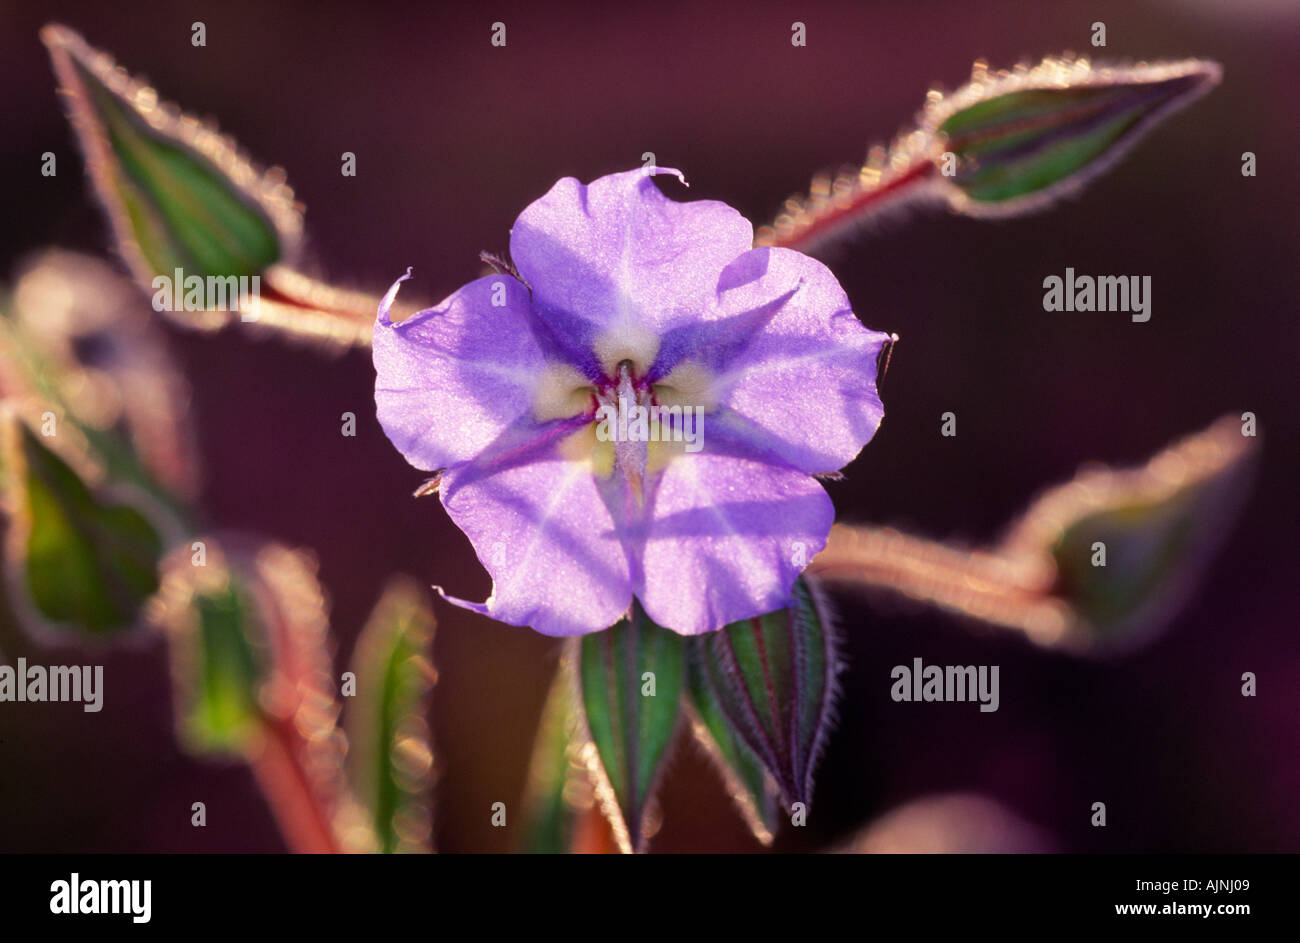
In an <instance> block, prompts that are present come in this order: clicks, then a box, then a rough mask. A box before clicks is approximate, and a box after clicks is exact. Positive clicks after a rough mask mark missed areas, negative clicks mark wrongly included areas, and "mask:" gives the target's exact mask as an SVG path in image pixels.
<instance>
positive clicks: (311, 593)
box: [151, 535, 375, 852]
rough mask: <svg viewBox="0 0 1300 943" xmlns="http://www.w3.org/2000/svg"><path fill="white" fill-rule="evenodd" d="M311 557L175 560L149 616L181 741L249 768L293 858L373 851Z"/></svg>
mask: <svg viewBox="0 0 1300 943" xmlns="http://www.w3.org/2000/svg"><path fill="white" fill-rule="evenodd" d="M315 571H316V568H315V563H314V561H312V559H311V558H310V557H309V556H308V555H306V554H303V553H301V552H298V551H293V550H289V549H287V548H285V547H281V546H278V545H275V544H264V543H261V542H259V541H256V540H254V539H252V538H247V537H240V536H238V535H235V536H227V537H223V538H222V539H221V541H220V542H218V541H217V540H216V539H214V538H212V537H204V538H202V539H200V540H198V541H195V542H194V543H193V544H192V545H191V546H190V547H184V548H180V549H179V550H177V551H175V552H173V553H172V554H170V555H169V556H168V558H167V559H166V561H164V564H163V572H164V580H163V586H162V588H161V590H160V591H159V593H158V595H157V596H156V597H155V601H154V603H153V606H152V612H151V616H152V618H153V620H154V621H155V622H156V623H158V624H160V625H162V626H163V627H164V628H165V630H166V631H167V634H168V641H169V647H170V649H171V656H172V674H173V688H174V691H175V699H176V717H177V725H178V733H179V735H180V737H181V740H182V742H183V743H184V744H185V745H186V746H187V747H189V748H190V749H191V750H193V751H195V752H198V753H218V754H235V755H238V756H239V757H240V758H242V759H243V760H245V761H246V762H247V763H248V764H249V765H250V766H251V767H252V769H253V772H254V774H255V776H256V777H257V779H258V782H259V784H260V785H261V786H262V790H263V793H264V794H265V795H266V797H267V799H268V800H269V802H270V803H271V808H272V811H273V812H274V814H275V817H276V820H277V821H278V822H279V824H280V828H281V831H282V832H283V833H284V835H285V838H286V840H287V842H288V844H289V846H290V848H291V849H293V850H295V851H300V852H336V851H366V850H373V849H374V846H375V837H374V832H373V830H372V829H371V828H370V824H369V821H368V820H367V817H366V815H365V812H364V810H363V809H362V808H361V806H360V804H359V803H358V802H357V801H356V799H355V797H354V796H353V794H352V792H351V790H350V788H349V785H348V783H347V780H346V777H345V774H344V769H343V758H344V754H345V753H346V739H345V737H344V735H343V732H342V730H341V729H340V728H339V725H338V719H339V703H338V698H337V696H336V694H335V688H334V679H333V669H332V664H333V662H332V653H331V651H330V642H329V636H328V631H327V629H328V620H327V614H326V606H325V600H324V596H323V594H322V592H321V589H320V586H319V584H318V582H317V580H316V572H315Z"/></svg>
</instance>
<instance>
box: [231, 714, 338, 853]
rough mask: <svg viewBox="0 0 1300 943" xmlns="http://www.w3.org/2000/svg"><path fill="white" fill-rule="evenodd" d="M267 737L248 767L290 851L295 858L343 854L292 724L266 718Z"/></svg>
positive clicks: (255, 749) (250, 755)
mask: <svg viewBox="0 0 1300 943" xmlns="http://www.w3.org/2000/svg"><path fill="white" fill-rule="evenodd" d="M264 731H265V733H264V735H263V736H262V738H261V741H260V742H259V744H258V745H257V746H255V747H254V748H253V749H252V751H250V753H249V756H248V764H249V766H250V767H252V770H253V775H254V776H256V777H257V783H258V785H259V786H260V787H261V790H262V794H263V795H264V796H265V797H266V800H267V803H268V804H269V805H270V806H271V812H272V813H273V814H274V815H275V820H276V823H277V824H278V825H279V826H280V831H281V833H282V834H283V835H284V839H285V842H286V843H287V844H288V845H289V850H290V851H292V852H294V853H296V854H315V855H321V854H341V853H342V848H341V847H340V846H339V842H338V839H337V837H336V836H335V834H334V828H333V826H332V825H331V823H330V816H329V815H328V814H327V813H326V811H325V810H324V809H323V808H322V807H321V804H320V800H319V798H318V797H317V795H316V790H315V789H314V788H313V787H312V780H311V777H310V776H309V775H308V773H307V771H306V770H305V769H304V768H303V766H302V761H301V754H300V751H299V749H298V746H299V740H300V738H299V737H298V734H297V732H296V731H295V730H294V729H293V725H292V723H291V722H290V721H289V720H287V719H286V720H276V719H274V718H267V719H266V721H265V725H264Z"/></svg>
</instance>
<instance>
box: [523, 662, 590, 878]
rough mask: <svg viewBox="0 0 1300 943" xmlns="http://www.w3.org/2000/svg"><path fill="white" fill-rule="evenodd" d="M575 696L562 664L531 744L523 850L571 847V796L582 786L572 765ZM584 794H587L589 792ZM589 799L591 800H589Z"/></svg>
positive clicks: (550, 850)
mask: <svg viewBox="0 0 1300 943" xmlns="http://www.w3.org/2000/svg"><path fill="white" fill-rule="evenodd" d="M577 723H578V714H577V697H576V695H575V694H574V690H573V668H572V666H571V665H567V664H566V665H561V666H560V669H559V670H558V671H557V672H556V673H555V679H554V680H553V681H552V682H551V690H550V692H549V693H548V694H547V696H546V704H545V706H544V707H543V708H542V718H541V721H540V722H539V723H538V725H537V736H536V738H535V739H534V740H533V755H532V759H531V760H530V761H529V764H528V783H527V785H526V786H525V789H524V822H525V825H524V836H525V837H524V844H523V850H524V851H527V852H530V853H532V854H564V853H566V852H567V851H569V849H570V848H571V846H572V842H573V833H574V824H575V819H576V813H577V811H578V810H577V809H576V808H575V805H574V802H573V801H572V799H573V795H574V793H575V792H576V791H577V790H578V789H580V788H582V786H583V779H584V777H583V774H582V772H581V770H580V769H579V768H578V766H577V756H576V753H577V750H576V748H575V747H576V744H577V738H576V733H577ZM587 792H588V793H590V788H589V787H588V789H587ZM588 798H590V797H589V796H588Z"/></svg>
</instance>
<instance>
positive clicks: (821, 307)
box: [657, 248, 890, 473]
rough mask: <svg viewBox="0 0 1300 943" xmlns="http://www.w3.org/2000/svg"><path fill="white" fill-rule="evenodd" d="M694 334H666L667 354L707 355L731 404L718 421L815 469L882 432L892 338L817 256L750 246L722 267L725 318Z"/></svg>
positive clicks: (834, 464) (721, 314)
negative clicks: (879, 379)
mask: <svg viewBox="0 0 1300 943" xmlns="http://www.w3.org/2000/svg"><path fill="white" fill-rule="evenodd" d="M688 332H690V333H693V334H694V336H693V337H691V338H682V339H677V338H670V339H668V340H667V342H666V344H665V348H666V352H667V348H670V347H671V348H676V349H678V350H682V351H690V350H694V351H703V352H704V353H703V355H701V356H700V360H701V361H702V362H703V363H705V364H706V366H707V367H708V368H709V369H710V370H711V371H712V372H713V374H714V375H713V379H712V381H711V384H710V386H711V392H712V395H713V396H714V398H715V399H716V401H717V402H718V403H719V404H720V405H721V406H722V407H723V408H722V409H721V410H720V412H719V414H718V416H717V418H716V420H715V428H716V427H717V425H718V424H721V425H724V426H726V427H727V428H729V429H730V430H732V431H733V432H736V433H739V434H743V435H744V437H745V438H746V439H747V440H748V441H750V442H751V443H753V444H754V445H756V446H759V447H761V448H763V449H765V450H767V451H769V452H771V453H773V454H775V455H777V456H780V458H781V459H783V460H784V461H785V462H788V463H789V464H791V465H793V466H795V467H796V468H801V469H803V470H804V471H806V472H810V473H825V472H832V471H835V470H836V469H839V468H841V467H842V466H844V465H846V464H848V463H849V462H850V461H852V460H853V458H854V457H855V456H856V455H857V454H858V452H859V451H860V450H861V449H862V447H863V446H864V445H865V444H866V443H867V442H868V441H870V439H871V437H872V436H873V435H875V432H876V429H877V428H878V427H879V425H880V420H881V418H882V416H883V415H884V408H883V406H882V405H881V402H880V396H879V394H878V393H877V391H876V360H877V358H878V356H879V354H880V351H881V349H882V348H883V346H884V344H885V343H886V342H887V341H888V340H889V339H890V337H889V335H887V334H881V333H877V332H875V331H870V330H868V329H867V328H865V327H863V325H862V323H861V322H860V321H859V320H858V319H857V316H856V315H854V313H853V310H852V308H851V306H850V304H849V300H848V297H847V296H846V295H845V294H844V289H843V288H841V287H840V284H839V282H838V281H836V279H835V276H834V275H833V274H832V273H831V271H830V269H828V268H826V266H825V265H823V264H822V263H820V262H818V261H817V260H816V259H812V258H810V257H808V256H806V255H803V254H802V253H799V252H795V251H793V250H790V249H771V248H761V249H753V250H751V251H749V252H746V253H745V254H743V255H741V256H740V257H739V258H737V259H736V260H735V261H734V262H732V264H731V265H729V266H727V269H726V271H725V272H723V274H722V278H721V281H720V282H719V284H718V298H717V317H716V318H715V319H711V320H708V321H705V322H703V323H701V324H698V325H696V326H695V328H694V329H693V330H690V329H688ZM688 356H689V355H688ZM657 369H661V368H657Z"/></svg>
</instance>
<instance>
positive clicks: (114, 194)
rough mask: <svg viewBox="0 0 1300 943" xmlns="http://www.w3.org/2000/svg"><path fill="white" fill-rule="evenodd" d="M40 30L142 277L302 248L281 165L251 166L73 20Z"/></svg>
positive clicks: (233, 272)
mask: <svg viewBox="0 0 1300 943" xmlns="http://www.w3.org/2000/svg"><path fill="white" fill-rule="evenodd" d="M41 39H42V40H43V41H44V43H45V45H46V47H47V48H48V49H49V53H50V57H51V59H52V60H53V64H54V71H55V74H56V76H57V78H58V80H59V83H60V85H61V87H62V89H63V91H64V93H65V94H66V96H67V102H68V108H69V115H70V118H71V121H72V125H73V128H74V129H75V130H76V132H77V136H78V138H79V140H80V142H81V146H82V150H83V151H84V153H85V155H86V166H87V170H88V171H89V173H90V176H91V178H92V179H93V181H94V184H95V189H96V192H97V193H98V194H99V197H100V199H101V200H102V201H103V203H104V207H105V209H106V211H107V212H108V216H109V219H110V221H111V223H112V226H113V232H114V235H115V237H116V239H117V244H118V249H119V250H120V251H121V252H122V255H123V256H124V257H125V258H126V260H127V262H128V264H129V265H130V266H131V270H132V272H133V273H134V274H135V276H136V278H137V279H138V280H139V281H140V282H141V284H142V285H144V286H149V284H150V282H151V280H152V279H153V277H154V276H155V275H166V276H169V277H170V276H171V275H172V274H173V272H174V271H175V270H176V269H178V268H179V269H182V270H183V271H184V272H185V273H186V275H197V276H201V277H206V276H251V275H257V274H259V273H261V272H262V271H264V270H265V269H266V268H268V267H269V266H270V265H272V264H273V263H275V262H277V261H280V260H281V259H283V258H285V257H286V256H288V255H290V254H291V253H292V252H293V251H294V250H295V249H296V246H297V243H298V240H299V238H300V234H301V228H302V221H301V216H300V213H299V211H298V209H297V208H296V207H295V206H294V203H293V193H292V191H291V190H289V188H288V187H287V186H286V185H285V183H284V179H283V174H281V173H279V172H270V173H263V172H262V171H261V170H259V169H258V168H256V167H254V165H253V164H251V163H250V162H249V161H248V160H247V159H246V158H244V157H243V156H242V155H241V154H240V153H239V152H238V150H237V149H236V147H235V145H234V144H233V143H232V142H231V141H230V140H229V139H228V138H225V137H223V136H222V135H220V134H218V133H217V131H215V130H214V129H213V128H211V127H209V126H207V125H205V124H203V123H202V122H199V121H197V120H195V119H193V118H191V117H189V116H186V115H182V114H181V113H180V112H179V111H178V110H177V109H175V108H174V107H172V106H169V105H166V104H163V103H160V102H159V100H158V95H157V93H156V92H155V91H154V90H153V89H151V88H149V87H148V86H147V85H145V84H144V83H143V82H140V81H138V80H135V79H131V78H130V77H129V76H128V75H127V74H126V72H125V71H124V70H122V69H119V68H116V67H115V66H114V63H113V60H112V59H111V58H110V57H109V56H108V55H106V54H104V53H101V52H98V51H96V50H94V49H92V48H90V47H89V46H88V45H87V44H86V43H85V41H84V40H82V38H81V37H80V36H78V35H77V34H76V33H75V32H73V31H72V30H70V29H68V28H67V27H64V26H59V25H53V24H52V25H50V26H46V27H45V28H44V29H43V30H41ZM177 290H178V291H179V287H178V289H177Z"/></svg>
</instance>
